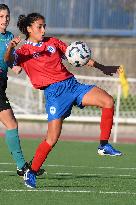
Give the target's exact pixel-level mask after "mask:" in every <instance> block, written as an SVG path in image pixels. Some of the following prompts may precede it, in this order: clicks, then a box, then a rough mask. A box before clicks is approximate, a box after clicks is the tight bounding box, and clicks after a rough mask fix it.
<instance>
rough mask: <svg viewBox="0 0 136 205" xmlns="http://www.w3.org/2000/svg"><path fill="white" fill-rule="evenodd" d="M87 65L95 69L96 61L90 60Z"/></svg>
mask: <svg viewBox="0 0 136 205" xmlns="http://www.w3.org/2000/svg"><path fill="white" fill-rule="evenodd" d="M86 65H87V66H91V67H93V66H94V60H92V59H90V60H89V61H88V63H87V64H86Z"/></svg>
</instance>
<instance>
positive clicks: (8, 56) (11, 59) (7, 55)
mask: <svg viewBox="0 0 136 205" xmlns="http://www.w3.org/2000/svg"><path fill="white" fill-rule="evenodd" d="M20 41H21V38H20V37H15V38H13V39H12V40H11V41H10V43H9V45H8V48H7V50H6V52H5V55H4V61H5V62H7V63H8V64H11V65H13V63H14V60H15V56H14V55H13V49H14V48H15V47H16V46H17V45H18V44H19V43H20Z"/></svg>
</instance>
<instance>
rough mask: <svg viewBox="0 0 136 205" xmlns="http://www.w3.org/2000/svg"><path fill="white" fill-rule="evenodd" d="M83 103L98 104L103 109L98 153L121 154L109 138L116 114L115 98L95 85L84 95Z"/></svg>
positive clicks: (85, 104) (88, 104) (86, 104)
mask: <svg viewBox="0 0 136 205" xmlns="http://www.w3.org/2000/svg"><path fill="white" fill-rule="evenodd" d="M82 104H83V105H84V106H90V105H91V106H93V105H94V106H97V107H100V108H101V109H102V116H101V123H100V129H101V134H100V146H99V147H98V154H100V155H110V156H120V155H122V153H121V152H120V151H118V150H115V149H114V148H113V147H112V146H111V145H110V144H108V140H109V138H110V134H111V129H112V124H113V115H114V100H113V98H112V96H110V95H109V94H108V93H107V92H106V91H104V90H102V89H100V88H98V87H94V88H93V89H92V90H90V91H89V92H88V93H87V94H85V96H84V97H83V100H82Z"/></svg>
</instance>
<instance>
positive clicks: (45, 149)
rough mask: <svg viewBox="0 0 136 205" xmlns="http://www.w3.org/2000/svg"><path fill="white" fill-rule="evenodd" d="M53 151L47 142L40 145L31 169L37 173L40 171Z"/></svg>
mask: <svg viewBox="0 0 136 205" xmlns="http://www.w3.org/2000/svg"><path fill="white" fill-rule="evenodd" d="M51 149H52V147H51V145H49V144H48V143H47V142H46V141H43V142H41V143H40V144H39V146H38V148H37V150H36V153H35V156H34V158H33V161H32V165H31V169H32V170H33V171H35V172H37V171H38V170H39V169H40V167H41V166H42V164H43V162H44V161H45V159H46V158H47V155H48V154H49V152H50V151H51Z"/></svg>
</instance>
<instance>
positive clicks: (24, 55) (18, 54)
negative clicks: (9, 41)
mask: <svg viewBox="0 0 136 205" xmlns="http://www.w3.org/2000/svg"><path fill="white" fill-rule="evenodd" d="M28 55H29V52H28V51H27V50H26V49H24V47H23V46H22V47H21V48H18V49H17V50H15V52H14V65H17V66H22V65H23V63H24V62H26V61H27V59H28Z"/></svg>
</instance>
